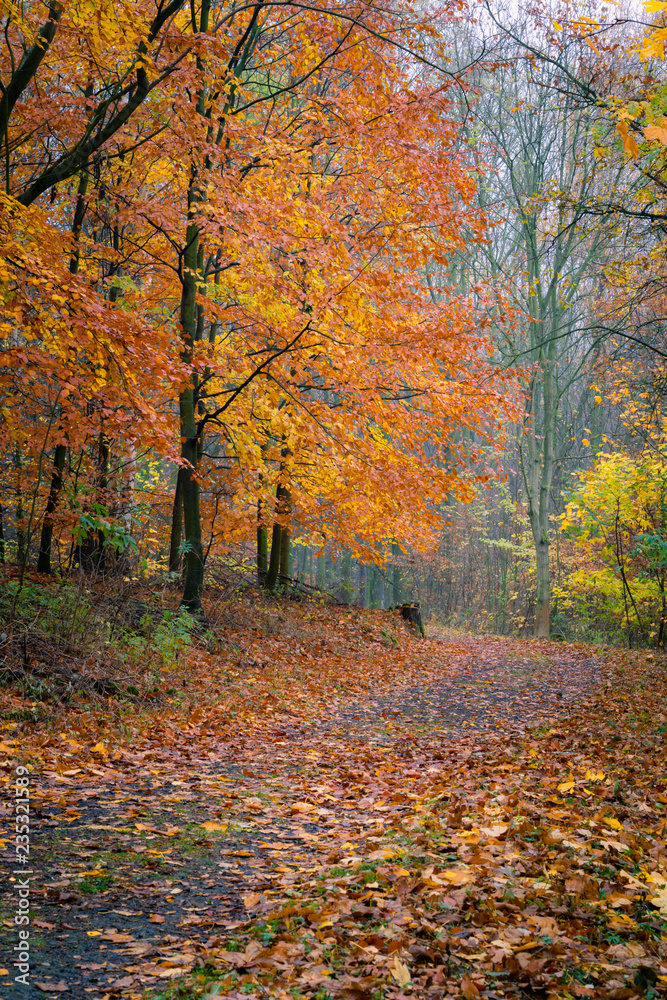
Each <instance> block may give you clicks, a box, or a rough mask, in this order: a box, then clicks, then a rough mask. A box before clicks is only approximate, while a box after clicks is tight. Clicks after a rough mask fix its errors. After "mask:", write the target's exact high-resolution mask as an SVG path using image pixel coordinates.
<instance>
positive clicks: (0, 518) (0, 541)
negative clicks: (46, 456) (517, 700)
mask: <svg viewBox="0 0 667 1000" xmlns="http://www.w3.org/2000/svg"><path fill="white" fill-rule="evenodd" d="M4 561H5V516H4V511H3V509H2V504H1V503H0V563H4ZM663 604H664V601H663ZM663 612H664V608H663Z"/></svg>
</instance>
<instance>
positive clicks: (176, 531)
mask: <svg viewBox="0 0 667 1000" xmlns="http://www.w3.org/2000/svg"><path fill="white" fill-rule="evenodd" d="M182 534H183V467H182V466H181V465H179V467H178V473H177V475H176V489H175V490H174V506H173V510H172V512H171V537H170V539H169V572H170V573H178V572H179V570H180V568H181V536H182Z"/></svg>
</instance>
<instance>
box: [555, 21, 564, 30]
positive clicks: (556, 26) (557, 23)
mask: <svg viewBox="0 0 667 1000" xmlns="http://www.w3.org/2000/svg"><path fill="white" fill-rule="evenodd" d="M554 28H555V29H556V31H562V30H563V25H562V24H561V23H560V22H559V21H554Z"/></svg>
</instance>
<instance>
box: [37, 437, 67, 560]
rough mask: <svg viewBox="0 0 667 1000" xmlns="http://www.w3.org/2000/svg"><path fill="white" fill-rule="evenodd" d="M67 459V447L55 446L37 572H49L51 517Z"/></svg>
mask: <svg viewBox="0 0 667 1000" xmlns="http://www.w3.org/2000/svg"><path fill="white" fill-rule="evenodd" d="M66 457H67V445H64V444H59V445H56V453H55V457H54V459H53V472H52V474H51V488H50V489H49V499H48V500H47V502H46V511H45V513H44V521H43V522H42V535H41V538H40V541H39V556H38V557H37V572H38V573H50V572H51V543H52V541H53V515H54V513H55V509H56V505H57V503H58V497H59V496H60V490H61V489H62V485H63V469H64V468H65V459H66Z"/></svg>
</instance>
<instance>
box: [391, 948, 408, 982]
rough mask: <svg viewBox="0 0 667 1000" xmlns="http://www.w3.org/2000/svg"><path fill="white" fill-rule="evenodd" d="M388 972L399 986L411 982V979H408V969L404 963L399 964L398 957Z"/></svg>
mask: <svg viewBox="0 0 667 1000" xmlns="http://www.w3.org/2000/svg"><path fill="white" fill-rule="evenodd" d="M389 971H390V972H391V974H392V976H393V977H394V979H395V980H396V982H397V983H398V985H399V986H407V985H408V983H411V982H412V979H411V977H410V970H409V969H408V967H407V965H406V964H405V962H401V960H400V958H399V957H398V955H397V956H396V958H395V959H394V964H393V966H392V968H391V969H390V970H389Z"/></svg>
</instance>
